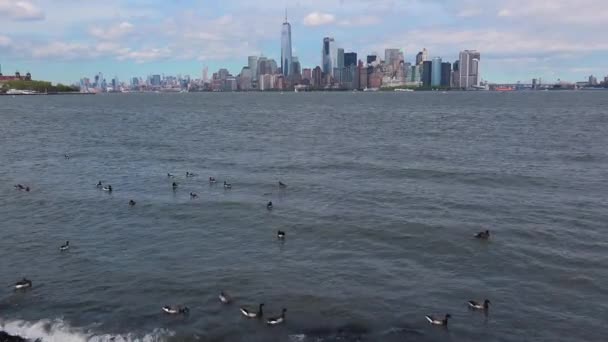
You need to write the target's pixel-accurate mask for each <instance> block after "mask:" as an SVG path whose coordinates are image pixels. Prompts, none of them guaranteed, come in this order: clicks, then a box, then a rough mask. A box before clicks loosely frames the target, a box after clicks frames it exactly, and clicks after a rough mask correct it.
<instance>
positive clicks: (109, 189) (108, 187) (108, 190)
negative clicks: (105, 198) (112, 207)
mask: <svg viewBox="0 0 608 342" xmlns="http://www.w3.org/2000/svg"><path fill="white" fill-rule="evenodd" d="M101 189H102V190H103V191H107V192H112V186H111V185H108V186H104V187H103V188H101Z"/></svg>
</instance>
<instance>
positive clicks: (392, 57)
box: [384, 49, 403, 67]
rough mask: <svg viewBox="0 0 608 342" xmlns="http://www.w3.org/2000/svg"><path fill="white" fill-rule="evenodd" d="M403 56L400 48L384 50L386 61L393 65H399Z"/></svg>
mask: <svg viewBox="0 0 608 342" xmlns="http://www.w3.org/2000/svg"><path fill="white" fill-rule="evenodd" d="M402 59H403V58H401V51H400V50H399V49H386V50H384V63H386V64H387V65H391V66H393V67H395V66H397V65H399V62H401V60H402Z"/></svg>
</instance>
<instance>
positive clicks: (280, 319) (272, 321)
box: [266, 309, 287, 325]
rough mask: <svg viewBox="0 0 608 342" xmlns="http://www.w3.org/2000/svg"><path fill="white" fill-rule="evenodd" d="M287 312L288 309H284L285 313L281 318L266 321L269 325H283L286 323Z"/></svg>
mask: <svg viewBox="0 0 608 342" xmlns="http://www.w3.org/2000/svg"><path fill="white" fill-rule="evenodd" d="M286 312H287V309H283V312H282V313H281V316H279V317H272V318H269V319H267V320H266V324H268V325H277V324H281V323H283V322H285V313H286Z"/></svg>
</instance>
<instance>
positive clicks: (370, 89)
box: [363, 88, 378, 91]
mask: <svg viewBox="0 0 608 342" xmlns="http://www.w3.org/2000/svg"><path fill="white" fill-rule="evenodd" d="M363 91H378V88H365V89H363Z"/></svg>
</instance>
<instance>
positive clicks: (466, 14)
mask: <svg viewBox="0 0 608 342" xmlns="http://www.w3.org/2000/svg"><path fill="white" fill-rule="evenodd" d="M482 13H483V11H482V10H481V9H480V8H479V7H471V8H465V9H462V10H460V11H458V13H456V16H457V17H462V18H470V17H476V16H479V15H481V14H482Z"/></svg>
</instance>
